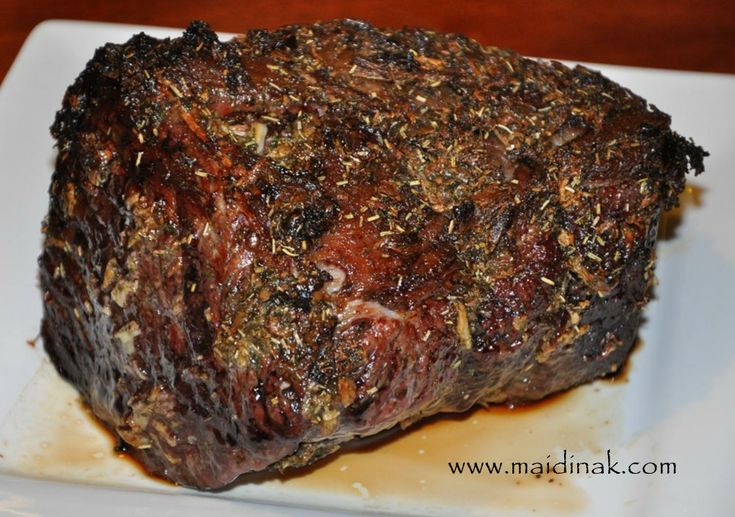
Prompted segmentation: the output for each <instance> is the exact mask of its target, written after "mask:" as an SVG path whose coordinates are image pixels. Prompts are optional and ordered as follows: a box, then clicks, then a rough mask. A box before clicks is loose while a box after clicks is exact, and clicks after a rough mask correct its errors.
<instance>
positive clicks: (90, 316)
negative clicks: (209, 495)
mask: <svg viewBox="0 0 735 517" xmlns="http://www.w3.org/2000/svg"><path fill="white" fill-rule="evenodd" d="M669 123H670V119H669V117H668V116H667V115H665V114H664V113H662V112H660V111H659V110H657V109H656V108H655V107H653V106H651V105H649V104H647V103H646V101H645V100H643V99H642V98H640V97H638V96H636V95H635V94H633V93H631V92H630V91H629V90H627V89H625V88H623V87H621V86H619V85H617V84H616V83H614V82H612V81H610V80H609V79H607V78H605V77H603V76H602V75H601V74H600V73H598V72H595V71H592V70H589V69H587V68H584V67H581V66H577V67H575V68H573V69H570V68H568V67H566V66H564V65H562V64H560V63H557V62H543V61H537V60H532V59H527V58H524V57H522V56H520V55H518V54H516V53H514V52H512V51H509V50H501V49H498V48H493V47H483V46H481V45H480V44H478V43H477V42H476V41H473V40H471V39H468V38H466V37H464V36H461V35H457V34H441V33H436V32H432V31H428V30H421V29H410V28H406V29H402V30H383V29H377V28H374V27H372V26H370V25H369V24H367V23H363V22H359V21H352V20H337V21H332V22H326V23H319V24H315V25H293V26H288V27H284V28H281V29H278V30H275V31H266V30H252V31H249V32H247V33H246V34H244V35H242V36H237V37H235V38H233V39H232V40H230V41H226V42H222V41H220V40H219V39H218V37H217V35H216V34H215V33H213V32H212V31H211V30H210V29H209V28H208V27H207V25H205V24H203V23H199V22H197V23H192V24H191V26H190V27H189V28H188V29H187V30H186V32H184V34H183V36H181V37H179V38H175V39H163V40H159V39H154V38H152V37H149V36H146V35H145V34H138V35H136V36H134V37H133V38H131V39H130V40H129V41H128V42H126V43H123V44H107V45H105V46H104V47H102V48H100V49H99V50H98V51H97V52H96V54H95V55H94V57H93V59H92V60H91V61H90V62H89V63H88V65H87V67H86V69H85V70H84V71H83V72H82V73H81V75H80V76H79V77H78V79H77V80H76V81H75V82H74V84H73V85H72V86H71V87H69V89H68V91H67V93H66V96H65V97H64V101H63V107H62V109H61V110H60V111H59V112H58V114H57V116H56V120H55V122H54V124H53V127H52V133H53V135H54V137H55V138H56V141H57V147H58V160H57V162H56V169H55V172H54V174H53V178H52V182H51V187H50V198H51V199H50V206H49V212H48V216H47V218H46V220H45V223H44V228H43V229H44V233H45V242H44V246H43V252H42V255H41V257H40V259H39V260H40V278H41V286H42V289H43V293H44V308H45V314H44V320H43V337H44V342H45V346H46V350H47V351H48V354H49V355H50V357H51V359H52V360H53V363H54V364H55V365H56V367H57V368H58V370H59V371H60V372H61V373H62V375H63V376H64V377H65V378H66V379H68V380H69V381H70V382H71V383H73V385H74V386H76V387H77V388H78V390H79V392H80V393H81V395H82V397H83V399H84V400H85V401H86V403H87V404H88V405H89V407H90V408H91V409H92V411H93V412H94V414H95V415H96V416H97V417H98V418H99V419H100V420H101V421H102V422H103V423H104V424H105V425H106V426H107V427H108V428H109V429H110V430H111V431H112V432H113V433H114V434H115V435H116V436H117V437H119V439H120V440H121V441H122V442H124V443H125V444H127V447H128V449H129V451H130V452H131V454H132V455H133V456H134V457H135V458H137V459H138V460H140V461H141V462H142V463H143V464H144V466H145V467H146V468H147V469H149V470H150V471H151V472H153V473H156V474H159V475H161V476H165V477H166V478H168V479H170V480H172V481H174V482H176V483H179V484H181V485H186V486H191V487H198V488H203V489H214V488H218V487H223V486H226V485H227V484H229V483H231V482H232V481H233V480H234V479H236V478H237V477H238V476H239V475H241V474H243V473H246V472H251V471H259V470H264V469H284V468H287V467H295V466H301V465H306V464H309V463H312V462H314V461H316V460H317V459H319V458H321V457H323V456H325V455H327V454H329V453H331V452H333V451H335V450H337V449H338V448H339V447H340V444H342V443H344V442H345V441H347V440H350V439H353V438H355V437H359V436H366V435H371V434H374V433H378V432H379V431H381V430H385V429H388V428H391V427H393V426H395V425H397V424H400V425H401V426H407V425H409V424H411V423H412V422H415V421H417V420H419V419H421V418H422V417H425V416H428V415H432V414H435V413H438V412H459V411H465V410H467V409H469V408H471V407H472V406H474V405H476V404H496V403H506V404H509V403H521V402H526V401H532V400H536V399H540V398H542V397H545V396H547V395H549V394H551V393H554V392H557V391H560V390H564V389H567V388H569V387H571V386H575V385H577V384H580V383H584V382H587V381H590V380H592V379H594V378H596V377H600V376H604V375H606V374H609V373H610V372H614V371H616V369H618V368H620V366H621V365H622V364H623V362H624V361H625V359H626V356H627V354H628V352H629V350H630V348H631V345H632V343H633V342H634V340H635V337H636V332H637V329H638V325H639V322H640V313H641V309H642V307H643V306H644V305H645V304H646V302H647V300H648V298H649V296H650V291H651V286H652V284H653V282H654V274H653V273H654V272H653V269H654V245H655V241H656V230H657V226H658V221H659V217H660V215H661V213H662V212H663V211H665V210H667V209H668V208H670V207H672V206H674V205H675V204H676V202H677V196H678V194H679V193H680V191H681V190H682V188H683V185H684V182H685V174H686V173H687V172H688V171H689V170H694V171H695V172H696V173H699V172H701V171H702V169H703V165H702V162H703V157H704V156H705V155H706V153H705V152H704V151H703V150H702V149H701V148H699V147H697V146H696V145H694V144H693V143H692V142H691V141H688V140H685V139H684V138H682V137H681V136H679V135H677V134H676V133H674V132H672V131H671V130H670V128H669ZM487 439H488V440H492V439H493V437H492V436H488V437H487Z"/></svg>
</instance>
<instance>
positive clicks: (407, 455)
mask: <svg viewBox="0 0 735 517" xmlns="http://www.w3.org/2000/svg"><path fill="white" fill-rule="evenodd" d="M141 30H145V31H146V32H148V33H149V34H152V35H154V36H170V35H176V34H178V33H179V31H171V30H166V29H155V28H148V27H132V26H122V25H109V24H97V23H82V22H71V21H49V22H44V23H43V24H41V25H39V26H38V27H37V28H36V29H35V30H34V31H33V33H32V34H31V35H30V36H29V38H28V40H27V41H26V43H25V45H24V47H23V49H22V50H21V52H20V54H19V55H18V58H17V59H16V61H15V64H14V65H13V67H12V69H11V70H10V72H9V73H8V75H7V77H6V79H5V82H4V83H3V85H2V89H0V164H1V168H0V243H2V244H0V246H1V250H2V251H0V293H2V302H0V303H1V304H2V306H1V307H0V309H1V310H0V328H2V329H3V330H4V333H3V335H2V336H1V337H0V357H2V359H1V360H0V513H8V514H12V515H37V514H41V515H52V514H53V515H100V514H101V513H103V512H104V513H105V514H108V515H118V514H120V515H123V514H124V515H129V514H130V513H131V512H132V513H134V514H138V515H144V514H145V515H148V514H156V515H177V516H188V515H192V516H193V515H201V514H202V513H203V512H205V511H206V512H217V513H218V514H220V515H230V514H233V515H234V514H236V513H237V514H242V513H243V512H248V513H249V514H251V515H253V514H254V515H275V514H283V513H288V514H291V515H317V514H323V513H325V512H328V511H338V512H348V511H352V512H362V513H364V512H368V511H383V512H394V513H412V514H429V513H431V514H458V513H459V514H463V515H464V514H477V515H533V514H535V515H539V514H542V515H569V514H575V513H576V514H584V515H595V516H598V515H600V516H601V515H620V514H623V513H624V514H635V515H684V514H695V515H728V514H730V515H731V514H732V512H733V511H735V490H733V489H732V472H731V468H732V465H735V441H733V440H732V429H733V427H735V412H733V411H732V410H733V394H734V393H735V342H734V340H733V335H732V329H731V328H730V327H729V324H730V323H733V315H734V314H735V302H734V301H733V300H734V299H735V298H734V296H733V293H735V239H733V229H732V228H733V224H734V223H735V204H733V203H732V196H733V195H734V194H735V174H733V170H732V169H733V164H735V145H733V144H735V142H734V141H733V138H734V137H735V100H734V99H735V77H733V76H727V75H715V74H701V73H685V72H673V71H661V70H644V69H633V68H624V67H613V66H601V65H600V66H598V65H593V66H594V67H595V68H598V69H600V70H602V71H603V72H604V73H605V74H606V75H608V76H609V77H610V78H612V79H614V80H616V81H618V82H619V83H621V84H623V85H624V86H627V87H629V88H630V89H631V90H633V91H634V92H636V93H638V94H640V95H642V96H643V97H645V98H647V99H649V101H651V102H652V103H654V104H656V105H657V106H658V107H659V108H660V109H662V110H663V111H665V112H667V113H670V114H671V115H672V118H673V127H674V128H675V129H676V130H677V131H679V132H680V133H682V134H684V135H686V136H690V137H692V138H693V139H694V140H695V141H696V142H697V143H698V144H700V145H702V146H703V147H704V148H705V149H707V150H708V151H709V152H710V153H711V156H710V157H709V158H708V159H707V160H706V162H705V164H706V169H707V172H706V174H704V175H703V176H700V177H697V178H692V179H691V182H690V185H691V187H690V192H689V194H688V195H686V196H685V199H686V200H687V202H685V203H684V207H683V208H684V209H683V213H682V222H681V224H680V225H679V226H678V227H677V228H676V232H675V233H676V237H675V239H672V240H667V241H663V242H661V243H660V244H659V262H658V267H657V274H658V277H659V279H660V285H659V286H658V288H657V293H656V294H657V299H656V300H655V301H654V302H653V303H651V305H650V306H649V307H648V308H647V311H646V323H645V324H644V325H643V327H642V329H641V334H640V335H641V339H642V345H641V346H639V347H638V349H637V351H636V352H635V353H634V356H633V359H632V366H631V368H630V369H629V371H628V373H627V374H626V378H625V379H624V381H625V382H620V381H618V382H615V383H611V382H609V381H598V382H596V383H594V384H591V385H588V386H584V387H581V388H579V389H576V390H573V391H572V392H571V393H569V394H567V395H565V396H562V397H559V398H557V399H555V400H553V401H552V402H549V403H544V404H541V405H539V406H538V407H535V408H531V409H527V410H515V411H508V410H501V409H491V410H489V411H488V410H480V411H475V412H474V413H472V414H470V415H467V416H464V417H461V418H450V419H444V420H436V419H435V420H434V421H432V422H430V423H428V424H423V425H419V426H417V427H416V428H415V429H413V430H410V431H409V432H406V433H403V434H401V435H400V436H398V437H395V436H394V437H392V438H388V439H385V440H383V442H382V444H381V445H380V446H375V445H371V446H369V447H368V448H367V450H363V451H352V452H346V453H343V454H340V455H338V456H337V457H335V458H332V459H330V460H328V461H325V462H323V463H321V464H320V465H319V466H318V468H314V469H311V470H309V471H307V472H306V473H305V474H301V473H299V474H294V475H290V476H287V477H286V478H285V479H279V478H276V477H273V476H271V477H267V476H266V477H263V476H260V477H257V478H254V479H249V480H246V481H245V482H243V483H241V484H239V485H238V486H236V487H234V488H231V489H229V490H227V491H224V492H219V493H216V494H203V493H199V492H196V491H192V490H185V489H180V488H174V487H171V486H170V485H165V484H163V483H161V482H158V481H155V480H152V479H149V478H147V477H146V476H145V475H143V474H142V473H141V472H140V471H139V470H137V469H136V468H135V467H134V466H132V465H131V464H130V463H128V462H126V461H124V460H122V459H119V458H117V457H116V456H115V455H114V454H113V453H112V446H111V445H112V444H111V441H110V439H109V437H108V436H107V435H105V433H104V432H103V431H101V430H99V429H98V428H96V427H95V426H94V425H93V423H92V422H91V420H90V418H89V417H88V416H87V415H86V414H85V412H84V410H83V409H82V408H81V407H80V406H79V404H78V401H77V398H76V394H75V392H74V391H73V390H72V389H71V388H70V387H69V386H68V385H66V384H65V383H64V382H63V381H61V380H60V379H59V377H58V375H57V374H56V373H55V372H54V370H53V368H51V366H50V365H49V363H48V360H47V359H46V358H45V354H44V352H43V348H42V346H40V345H39V346H36V347H32V346H29V345H27V344H26V341H27V340H31V339H33V338H34V336H36V334H37V333H38V329H39V320H40V317H41V294H40V292H39V290H38V287H37V282H36V258H37V256H38V254H39V251H40V242H41V234H40V225H41V220H42V218H43V216H44V215H45V212H46V208H47V203H48V198H47V188H48V185H49V180H50V176H51V172H52V170H53V160H54V150H53V141H52V139H51V137H50V135H49V131H48V128H49V126H50V125H51V123H52V121H53V116H54V113H55V112H56V110H57V109H58V108H59V107H60V105H61V99H62V96H63V94H64V91H65V89H66V87H67V86H68V85H69V84H71V83H72V81H73V80H74V78H75V77H76V76H77V74H78V73H79V72H80V71H81V70H82V69H83V67H84V65H85V63H86V61H87V60H88V59H89V58H90V57H91V56H92V54H93V52H94V50H95V48H97V47H98V46H100V45H102V44H104V43H105V42H108V41H113V42H123V41H125V40H127V39H128V38H129V37H130V36H131V35H132V34H133V33H135V32H139V31H141ZM695 201H698V203H697V202H695ZM608 449H609V450H610V451H611V455H612V457H613V460H614V461H619V463H620V467H619V468H623V469H625V467H629V466H630V464H631V463H633V462H639V465H637V467H638V468H641V467H642V466H643V464H644V463H645V462H648V461H652V462H655V464H656V467H657V469H661V468H664V467H663V466H662V465H661V462H663V463H667V464H669V466H668V467H666V468H668V469H669V470H671V464H672V463H675V464H676V467H675V468H676V472H675V473H673V472H669V473H668V474H665V473H660V472H659V473H656V474H652V475H645V474H640V475H633V474H630V473H628V474H619V475H614V474H601V475H591V474H590V475H585V474H562V475H556V474H550V475H548V474H544V475H542V476H540V477H538V478H537V477H536V476H533V475H505V474H504V473H501V474H496V475H490V474H487V473H484V474H479V475H477V474H470V473H468V472H465V473H464V474H461V475H460V474H454V475H453V474H452V473H451V472H450V469H449V468H448V462H453V461H505V462H506V465H507V464H508V463H509V462H511V461H513V460H515V461H524V460H525V461H541V462H546V461H550V462H551V463H552V464H553V463H554V462H556V461H559V460H560V459H561V458H563V454H564V451H567V453H568V454H569V455H570V456H571V454H574V459H575V460H579V461H586V462H588V463H589V464H591V465H592V464H594V462H596V461H605V460H606V455H607V450H608ZM569 459H570V460H571V457H569ZM649 468H653V467H649ZM307 508H308V509H307Z"/></svg>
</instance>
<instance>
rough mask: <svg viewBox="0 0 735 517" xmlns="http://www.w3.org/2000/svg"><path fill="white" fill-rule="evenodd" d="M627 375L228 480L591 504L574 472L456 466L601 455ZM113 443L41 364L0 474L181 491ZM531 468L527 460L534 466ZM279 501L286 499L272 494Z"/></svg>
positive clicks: (277, 486) (0, 438)
mask: <svg viewBox="0 0 735 517" xmlns="http://www.w3.org/2000/svg"><path fill="white" fill-rule="evenodd" d="M623 389H625V383H607V382H596V383H594V384H591V385H586V386H582V387H579V388H577V389H574V390H572V391H569V392H567V393H564V394H561V395H557V396H555V397H552V398H550V399H547V400H546V401H542V402H540V403H537V404H532V405H530V406H525V407H516V408H512V409H511V408H506V407H500V406H494V407H491V408H487V409H485V408H478V409H476V410H474V411H471V412H469V413H466V414H461V415H441V416H439V417H434V418H430V419H428V420H427V421H425V422H421V423H418V424H416V425H414V426H412V427H410V428H408V429H407V430H404V431H398V430H392V431H388V432H386V433H383V434H382V435H379V436H377V437H372V438H368V439H365V440H363V441H362V443H358V444H356V445H348V446H347V447H346V448H345V449H344V450H343V452H341V453H338V454H336V455H333V456H330V457H328V458H326V459H325V460H322V461H320V462H318V463H317V464H315V465H313V466H311V467H308V468H305V469H301V470H294V471H288V472H287V473H286V474H285V475H283V476H278V475H275V474H254V475H250V476H247V475H246V476H244V477H243V478H242V479H241V480H240V481H239V482H238V483H237V484H236V485H235V486H233V487H232V488H231V489H230V494H227V493H226V492H224V493H223V495H226V496H227V497H235V498H240V496H242V498H248V495H247V494H248V493H241V492H242V490H241V489H242V488H243V487H247V485H248V484H252V485H255V486H257V488H258V490H259V491H260V492H261V493H262V494H264V498H265V499H266V500H267V499H268V494H269V493H276V492H283V491H286V492H288V493H290V494H291V495H292V496H293V500H295V501H303V504H310V502H311V498H310V494H312V493H319V494H322V495H323V494H325V493H333V494H335V495H340V496H344V497H347V498H353V499H356V501H355V504H357V505H359V504H364V505H366V506H372V507H378V508H391V507H396V505H397V506H398V507H402V508H406V507H410V506H411V504H412V503H417V504H421V505H432V506H435V507H436V508H437V509H441V508H445V509H447V510H450V509H452V508H464V509H469V510H475V511H480V510H482V509H483V508H485V509H491V508H497V509H499V510H501V509H507V510H524V509H528V510H533V509H538V510H542V509H543V510H544V511H556V512H558V513H576V512H578V511H583V509H584V507H585V500H586V494H585V493H584V491H583V490H582V489H581V488H580V487H579V486H577V484H576V483H575V480H574V476H570V475H564V474H562V475H556V474H550V475H547V474H543V475H540V476H539V475H536V474H533V473H528V474H506V473H505V472H501V473H500V474H488V473H487V472H483V473H482V474H471V473H469V472H468V471H467V470H465V472H464V473H463V474H457V473H455V474H453V473H452V472H451V470H450V468H449V463H450V462H451V463H452V464H454V463H455V462H460V463H461V462H488V463H492V462H503V464H504V467H503V470H505V468H506V467H509V466H510V464H511V463H512V462H523V461H525V462H528V463H529V465H530V464H531V463H532V462H541V463H543V464H544V465H545V464H546V463H547V462H550V463H551V464H552V465H553V464H554V463H555V462H556V461H559V459H560V458H561V451H562V450H566V451H567V453H568V454H575V457H576V458H577V459H580V460H587V461H594V459H592V458H593V457H594V456H598V455H600V454H601V453H602V452H603V450H604V449H606V448H609V447H610V446H611V445H613V446H614V443H613V441H614V440H615V436H616V435H617V434H619V433H617V426H616V424H615V422H617V421H619V420H620V419H619V418H618V417H617V415H619V411H620V402H621V400H622V390H623ZM115 446H116V442H115V440H114V439H113V438H112V436H111V435H110V434H109V433H108V432H107V431H105V430H104V429H103V428H102V427H101V426H100V425H99V424H98V423H97V422H96V420H95V419H94V418H93V417H92V416H91V414H90V413H89V412H88V411H87V409H86V408H85V407H84V406H83V404H82V403H81V402H80V400H79V397H78V394H77V393H76V391H75V390H74V389H73V388H72V387H71V386H69V385H68V384H66V383H65V382H64V381H63V380H62V379H61V378H60V377H59V376H58V375H57V373H56V372H55V371H54V369H53V367H52V366H51V365H50V363H48V362H46V361H44V363H43V364H42V366H41V368H40V369H39V372H38V373H37V374H36V376H35V378H34V380H33V382H31V383H30V384H29V386H28V387H27V388H26V390H25V392H24V393H23V395H22V396H21V398H20V399H19V401H18V403H17V405H16V407H15V408H14V410H13V411H12V412H11V415H10V417H9V418H8V419H7V420H6V422H5V424H4V425H3V427H2V428H0V453H2V454H3V457H2V458H1V459H0V471H6V472H11V473H16V474H21V475H27V476H32V477H39V478H47V479H58V480H66V481H75V482H83V483H94V484H104V485H111V486H122V487H139V488H148V489H157V490H172V489H174V488H173V487H172V486H171V485H169V484H168V483H166V482H164V481H161V480H159V479H156V478H152V477H150V476H148V475H146V474H145V473H144V472H143V471H142V469H141V468H140V467H139V466H138V465H137V464H136V463H135V462H133V461H129V460H126V459H125V458H124V455H121V454H120V453H119V452H116V450H115ZM529 468H530V467H529ZM274 502H278V500H274Z"/></svg>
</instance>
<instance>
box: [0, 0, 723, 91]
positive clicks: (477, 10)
mask: <svg viewBox="0 0 735 517" xmlns="http://www.w3.org/2000/svg"><path fill="white" fill-rule="evenodd" d="M337 17H351V18H361V19H365V20H367V21H370V22H373V23H374V24H377V25H382V26H389V27H400V26H403V25H414V26H423V27H426V28H431V29H435V30H440V31H453V32H463V33H465V34H467V35H469V36H471V37H473V38H475V39H477V40H479V41H480V42H482V43H484V44H487V45H495V46H501V47H510V48H513V49H515V50H518V51H519V52H521V53H523V54H528V55H533V56H545V57H553V58H560V59H572V60H579V61H592V62H598V63H615V64H625V65H635V66H646V67H658V68H677V69H683V70H702V71H710V72H728V73H735V1H733V0H729V1H711V2H703V1H679V2H673V1H662V0H651V1H648V0H624V1H615V0H608V1H604V2H602V1H596V0H588V1H578V0H547V1H532V0H527V1H521V0H516V1H470V0H445V1H440V2H432V1H430V0H403V1H401V0H393V1H390V0H365V1H360V2H347V1H337V0H317V1H308V0H302V1H299V0H286V1H282V2H279V1H276V0H270V1H269V0H223V1H219V2H207V1H206V0H177V1H175V2H170V1H169V2H165V1H161V0H147V1H139V0H129V1H126V2H119V1H114V0H113V1H110V0H77V1H67V2H65V1H64V0H0V78H3V77H5V73H6V72H7V70H8V67H9V66H10V64H11V63H12V61H13V59H14V58H15V55H16V54H17V53H18V50H19V49H20V46H21V45H22V43H23V40H24V39H25V38H26V37H27V36H28V33H29V32H30V31H31V29H33V27H34V26H35V25H36V24H37V23H39V22H40V21H43V20H46V19H49V18H65V19H82V20H95V21H108V22H123V23H133V24H144V25H161V26H167V27H184V26H186V25H187V24H188V22H189V21H190V20H192V19H203V20H206V21H208V22H209V23H210V24H211V25H212V27H213V28H214V29H216V30H220V31H227V32H242V31H244V30H246V29H249V28H255V27H263V28H275V27H277V26H279V25H284V24H289V23H306V22H313V21H316V20H326V19H330V18H337Z"/></svg>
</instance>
